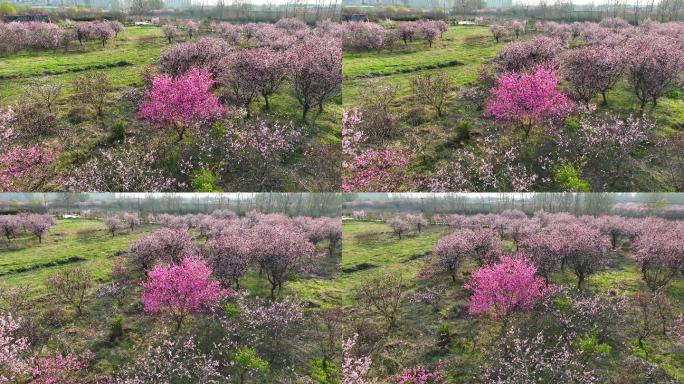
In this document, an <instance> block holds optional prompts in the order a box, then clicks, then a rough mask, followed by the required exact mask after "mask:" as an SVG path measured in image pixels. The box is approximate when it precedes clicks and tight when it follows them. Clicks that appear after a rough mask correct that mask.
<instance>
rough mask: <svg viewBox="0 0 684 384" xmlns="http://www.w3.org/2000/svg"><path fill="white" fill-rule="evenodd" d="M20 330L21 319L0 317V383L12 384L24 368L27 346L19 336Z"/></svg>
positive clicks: (10, 316)
mask: <svg viewBox="0 0 684 384" xmlns="http://www.w3.org/2000/svg"><path fill="white" fill-rule="evenodd" d="M20 328H21V319H16V318H14V317H13V316H12V315H11V314H3V315H0V383H9V382H12V381H13V380H14V378H15V377H16V376H18V375H19V374H20V373H21V372H22V371H23V370H24V369H25V367H26V361H25V357H24V353H25V352H26V351H27V349H28V347H29V344H28V340H27V339H26V338H25V337H22V336H20V335H19V330H20Z"/></svg>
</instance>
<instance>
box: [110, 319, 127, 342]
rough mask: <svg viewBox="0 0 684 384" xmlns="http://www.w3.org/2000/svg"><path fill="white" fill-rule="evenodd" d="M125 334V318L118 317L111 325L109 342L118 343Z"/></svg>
mask: <svg viewBox="0 0 684 384" xmlns="http://www.w3.org/2000/svg"><path fill="white" fill-rule="evenodd" d="M123 334H124V330H123V317H121V315H119V316H117V317H115V318H114V320H112V322H111V323H109V341H111V342H113V343H114V342H116V341H118V340H119V339H120V338H121V337H122V336H123Z"/></svg>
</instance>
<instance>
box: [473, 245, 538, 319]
mask: <svg viewBox="0 0 684 384" xmlns="http://www.w3.org/2000/svg"><path fill="white" fill-rule="evenodd" d="M536 272H537V269H536V268H535V267H534V265H532V263H530V262H529V261H527V260H526V259H525V258H524V257H515V258H513V257H508V256H504V257H503V258H502V259H501V263H499V264H494V265H490V266H484V267H482V268H480V269H478V270H477V271H475V272H473V274H472V278H471V280H470V282H468V283H467V284H466V285H465V286H464V287H465V288H466V289H469V290H472V291H473V295H472V296H471V298H470V301H469V303H468V312H469V313H471V314H474V315H479V314H484V313H489V314H492V315H493V316H494V317H495V318H497V319H504V321H505V319H506V318H507V317H508V316H509V315H510V314H511V313H513V312H515V311H520V310H527V309H531V308H532V307H533V306H534V304H535V303H536V302H537V301H538V300H539V299H540V298H541V297H542V296H543V294H544V281H543V280H541V279H539V278H537V277H535V273H536Z"/></svg>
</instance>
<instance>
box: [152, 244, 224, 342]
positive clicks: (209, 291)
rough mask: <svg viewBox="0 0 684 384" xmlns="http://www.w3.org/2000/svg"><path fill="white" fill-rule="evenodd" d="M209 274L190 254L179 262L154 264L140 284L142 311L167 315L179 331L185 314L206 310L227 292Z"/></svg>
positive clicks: (200, 262)
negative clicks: (177, 263) (155, 265)
mask: <svg viewBox="0 0 684 384" xmlns="http://www.w3.org/2000/svg"><path fill="white" fill-rule="evenodd" d="M210 275H211V269H210V268H209V267H208V266H207V265H206V263H205V262H204V261H203V260H202V259H199V258H197V257H193V256H188V257H185V258H184V259H183V261H182V262H181V263H180V265H175V264H174V265H162V266H158V267H155V268H154V269H152V270H151V271H150V272H149V273H148V277H147V280H146V281H145V282H143V283H142V287H143V293H142V295H141V297H140V301H141V302H142V304H143V307H144V310H145V312H147V313H150V314H162V315H164V316H168V317H170V318H171V319H172V320H173V321H174V323H175V325H176V330H179V329H180V328H181V326H182V325H183V322H184V321H185V319H186V318H187V317H188V316H190V315H191V314H193V313H198V312H202V311H205V310H208V309H210V308H211V307H212V306H213V305H215V304H217V303H218V301H219V300H221V298H223V297H225V296H226V295H227V294H228V291H226V290H224V289H223V288H221V286H220V285H219V283H218V282H215V281H213V280H211V279H210Z"/></svg>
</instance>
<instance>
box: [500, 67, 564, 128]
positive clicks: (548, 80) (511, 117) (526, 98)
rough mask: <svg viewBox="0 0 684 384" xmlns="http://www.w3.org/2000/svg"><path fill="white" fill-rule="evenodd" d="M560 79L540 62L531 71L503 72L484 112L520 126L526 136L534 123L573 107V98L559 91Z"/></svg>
mask: <svg viewBox="0 0 684 384" xmlns="http://www.w3.org/2000/svg"><path fill="white" fill-rule="evenodd" d="M559 81H560V78H559V76H558V75H557V74H556V71H554V70H553V69H550V68H545V67H541V66H538V67H535V68H534V69H533V70H532V72H531V73H522V74H516V73H509V74H505V75H502V76H501V77H500V78H499V83H498V85H497V86H496V87H495V88H494V89H492V90H491V93H492V98H491V99H489V101H487V114H489V115H490V116H493V117H494V119H495V120H496V121H497V122H498V123H500V124H503V125H505V126H509V127H517V128H519V129H522V130H523V132H525V138H527V137H528V136H529V134H530V131H531V130H532V128H533V127H534V126H536V125H540V124H544V123H545V122H548V121H550V120H558V119H563V118H565V117H566V116H568V115H569V114H570V113H572V112H573V111H574V109H575V104H574V103H573V102H572V100H570V98H568V97H567V96H566V95H565V94H563V93H561V92H559V91H558V89H557V87H558V83H559Z"/></svg>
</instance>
